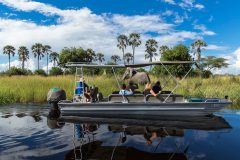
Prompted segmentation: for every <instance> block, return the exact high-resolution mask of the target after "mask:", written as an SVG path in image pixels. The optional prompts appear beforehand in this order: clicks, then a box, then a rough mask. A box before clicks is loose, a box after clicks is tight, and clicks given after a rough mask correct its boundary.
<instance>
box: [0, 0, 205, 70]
mask: <svg viewBox="0 0 240 160" xmlns="http://www.w3.org/2000/svg"><path fill="white" fill-rule="evenodd" d="M0 3H2V4H4V5H7V6H9V7H12V8H14V9H16V10H19V11H24V12H31V11H37V12H39V13H41V14H44V15H46V16H57V17H58V19H57V22H58V23H57V24H53V25H48V26H44V25H40V24H37V23H34V22H32V21H28V20H20V19H10V18H8V19H3V18H0V37H4V38H1V39H0V48H2V47H3V46H4V45H8V44H9V45H13V46H15V47H16V48H18V47H19V46H21V45H25V46H27V47H28V48H29V49H30V47H31V46H32V45H33V44H34V43H36V42H40V43H43V44H49V45H51V46H52V48H53V50H54V51H60V50H61V49H62V48H63V47H66V46H67V47H71V46H76V47H80V46H81V47H83V48H85V49H86V48H92V49H94V50H95V51H96V52H102V53H104V54H105V55H106V59H108V58H109V57H110V56H111V55H112V54H119V55H120V56H121V51H120V50H119V49H118V48H117V47H116V45H117V40H116V36H117V35H118V34H120V33H126V34H128V33H130V32H138V33H140V34H141V39H142V45H141V46H140V47H138V48H137V49H136V54H138V55H139V56H138V59H136V61H138V62H139V61H142V60H143V59H142V58H141V57H140V56H143V55H144V51H145V42H146V40H147V39H148V38H155V39H156V40H157V41H158V42H159V45H169V46H173V45H176V44H178V43H181V42H184V41H185V40H187V39H190V40H193V39H196V38H197V37H199V36H201V35H200V34H199V33H197V32H191V31H181V30H176V25H174V24H172V23H167V22H165V21H164V20H163V19H162V17H161V15H156V14H154V15H151V14H147V15H133V16H126V15H119V14H101V15H97V14H94V13H92V11H91V10H89V9H88V8H81V9H68V10H64V9H59V8H56V7H54V6H51V5H48V4H44V3H40V2H34V1H30V0H0ZM168 14H170V13H168ZM175 20H176V21H175V23H176V22H178V23H180V22H181V21H182V20H181V18H180V17H178V18H176V19H175ZM149 33H154V34H153V35H152V34H149ZM127 50H128V51H131V48H128V49H127ZM5 57H6V58H7V56H5ZM143 57H144V56H143ZM28 63H29V64H27V67H28V68H29V69H32V70H33V69H36V61H35V59H33V58H31V59H30V60H29V62H28ZM42 63H44V64H45V62H41V64H42ZM13 65H16V66H18V65H19V64H17V62H16V61H14V63H13ZM2 66H5V67H6V64H2ZM41 66H42V67H44V66H45V65H41ZM3 69H4V67H0V70H3Z"/></svg>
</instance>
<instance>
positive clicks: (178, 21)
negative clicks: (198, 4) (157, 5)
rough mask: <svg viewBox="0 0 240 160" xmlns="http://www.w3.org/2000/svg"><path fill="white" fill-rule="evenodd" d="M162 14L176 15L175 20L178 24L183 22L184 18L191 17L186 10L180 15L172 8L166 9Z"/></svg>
mask: <svg viewBox="0 0 240 160" xmlns="http://www.w3.org/2000/svg"><path fill="white" fill-rule="evenodd" d="M162 16H168V17H171V16H172V17H174V19H173V21H174V23H176V24H180V23H183V22H184V20H186V19H189V16H188V14H187V13H186V12H184V13H183V15H180V14H179V13H178V12H174V11H172V10H166V11H165V12H163V13H162Z"/></svg>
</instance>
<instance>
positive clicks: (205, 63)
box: [199, 56, 229, 71]
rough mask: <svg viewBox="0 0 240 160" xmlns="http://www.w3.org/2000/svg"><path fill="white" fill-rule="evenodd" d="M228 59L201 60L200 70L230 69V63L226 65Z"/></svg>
mask: <svg viewBox="0 0 240 160" xmlns="http://www.w3.org/2000/svg"><path fill="white" fill-rule="evenodd" d="M226 61H227V59H225V58H217V57H215V56H207V57H206V58H201V61H200V62H201V63H200V64H199V68H200V69H201V70H202V71H204V70H205V71H211V70H214V69H221V68H223V67H228V65H229V64H228V63H226Z"/></svg>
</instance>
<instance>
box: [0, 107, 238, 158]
mask: <svg viewBox="0 0 240 160" xmlns="http://www.w3.org/2000/svg"><path fill="white" fill-rule="evenodd" d="M239 113H240V112H239V110H225V111H224V112H220V113H218V114H217V116H212V117H194V118H191V119H189V118H182V117H181V118H180V117H175V118H174V119H173V118H171V117H162V118H158V119H151V120H149V119H137V120H135V119H121V118H115V119H106V118H87V117H78V118H74V117H66V118H61V119H58V117H59V112H55V111H53V110H51V112H50V113H49V107H47V106H13V107H9V106H7V107H1V108H0V159H4V160H5V159H6V160H8V159H9V160H12V159H17V160H18V159H20V160H29V159H44V160H48V159H66V160H70V159H71V160H72V159H83V160H87V159H99V160H110V159H114V160H121V159H127V160H128V159H130V160H134V159H138V160H139V159H141V160H144V159H150V160H154V159H172V160H173V159H175V160H177V159H180V160H181V159H183V160H186V159H188V160H195V159H197V160H200V159H204V160H205V159H209V160H214V159H217V160H225V159H231V160H238V159H239V157H240V153H239V147H240V139H239V134H240V115H239Z"/></svg>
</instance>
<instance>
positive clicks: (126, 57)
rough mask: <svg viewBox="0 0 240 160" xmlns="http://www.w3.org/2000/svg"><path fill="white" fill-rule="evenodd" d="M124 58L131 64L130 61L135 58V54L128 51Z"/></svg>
mask: <svg viewBox="0 0 240 160" xmlns="http://www.w3.org/2000/svg"><path fill="white" fill-rule="evenodd" d="M124 59H125V60H126V62H127V64H129V62H130V61H132V60H133V55H132V54H131V53H126V54H125V55H124Z"/></svg>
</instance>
